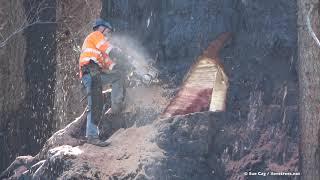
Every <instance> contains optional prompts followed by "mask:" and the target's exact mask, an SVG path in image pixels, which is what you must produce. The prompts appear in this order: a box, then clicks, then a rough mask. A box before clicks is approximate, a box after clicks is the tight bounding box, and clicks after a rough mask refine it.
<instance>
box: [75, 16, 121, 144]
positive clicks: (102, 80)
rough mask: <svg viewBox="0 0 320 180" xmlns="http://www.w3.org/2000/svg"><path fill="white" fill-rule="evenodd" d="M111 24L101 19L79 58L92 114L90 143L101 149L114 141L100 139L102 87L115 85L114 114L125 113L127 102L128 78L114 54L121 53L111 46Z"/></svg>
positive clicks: (87, 38)
mask: <svg viewBox="0 0 320 180" xmlns="http://www.w3.org/2000/svg"><path fill="white" fill-rule="evenodd" d="M112 30H113V29H112V26H111V25H110V23H108V22H106V21H104V20H102V19H97V20H96V22H95V24H94V26H93V32H92V33H90V34H89V35H88V36H87V37H86V39H85V40H84V43H83V46H82V50H81V55H80V59H79V66H80V78H81V80H82V83H83V85H84V86H85V88H86V93H87V101H88V113H87V123H86V138H87V142H88V143H90V144H94V145H97V146H102V147H103V146H108V145H109V144H110V142H107V141H101V140H99V131H98V127H97V124H98V122H99V120H100V118H101V116H102V113H103V112H102V111H103V103H102V99H103V98H102V85H103V84H112V92H111V112H112V113H119V112H121V109H122V106H123V99H124V77H123V73H122V72H121V71H120V70H119V69H118V68H117V65H116V63H114V62H113V61H112V60H111V59H110V53H112V52H117V53H119V52H121V50H120V49H119V48H116V47H114V46H112V45H111V44H110V41H109V38H110V36H111V32H112Z"/></svg>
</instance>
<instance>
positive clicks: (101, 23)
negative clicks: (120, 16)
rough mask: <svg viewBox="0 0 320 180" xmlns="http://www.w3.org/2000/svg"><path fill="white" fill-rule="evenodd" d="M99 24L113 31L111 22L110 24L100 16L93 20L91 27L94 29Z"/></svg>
mask: <svg viewBox="0 0 320 180" xmlns="http://www.w3.org/2000/svg"><path fill="white" fill-rule="evenodd" d="M99 26H104V27H106V28H108V29H110V30H111V31H113V28H112V26H111V24H110V23H109V22H107V21H105V20H103V19H101V18H99V19H97V20H96V21H95V22H94V24H93V27H92V29H93V30H94V29H96V28H97V27H99Z"/></svg>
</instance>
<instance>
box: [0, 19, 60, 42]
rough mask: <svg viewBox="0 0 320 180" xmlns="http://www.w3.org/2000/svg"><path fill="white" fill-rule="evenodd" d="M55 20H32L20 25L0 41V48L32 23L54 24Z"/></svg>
mask: <svg viewBox="0 0 320 180" xmlns="http://www.w3.org/2000/svg"><path fill="white" fill-rule="evenodd" d="M56 23H57V22H51V21H37V22H33V23H31V24H28V25H26V26H24V27H21V28H19V29H17V30H15V31H14V32H13V33H12V34H10V35H9V36H8V37H7V38H6V39H5V40H3V41H2V42H1V43H0V48H3V47H4V46H5V45H6V43H7V42H8V41H9V40H10V39H11V38H13V37H14V36H15V35H17V34H18V33H20V32H22V31H23V30H25V29H27V28H29V27H31V26H33V25H36V24H56Z"/></svg>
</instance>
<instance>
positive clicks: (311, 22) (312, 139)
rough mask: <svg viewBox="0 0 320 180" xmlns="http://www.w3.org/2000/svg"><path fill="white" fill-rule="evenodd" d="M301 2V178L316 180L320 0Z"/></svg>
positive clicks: (318, 173) (318, 160)
mask: <svg viewBox="0 0 320 180" xmlns="http://www.w3.org/2000/svg"><path fill="white" fill-rule="evenodd" d="M297 2H298V66H299V86H300V89H299V91H300V98H299V108H300V126H301V137H300V138H301V139H300V156H301V171H302V177H301V179H304V180H309V179H312V180H313V179H314V180H316V179H318V178H319V177H320V158H319V157H320V156H319V148H320V146H319V145H320V142H319V140H320V137H319V132H320V126H319V125H320V124H319V122H320V59H319V58H320V43H319V41H318V40H317V38H316V36H318V37H319V35H320V34H319V32H320V17H319V0H298V1H297ZM312 29H313V30H314V31H313V30H312Z"/></svg>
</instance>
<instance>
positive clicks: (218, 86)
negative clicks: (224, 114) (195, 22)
mask: <svg viewBox="0 0 320 180" xmlns="http://www.w3.org/2000/svg"><path fill="white" fill-rule="evenodd" d="M229 37H230V33H222V34H221V35H219V37H218V38H217V39H216V40H215V41H213V42H212V43H211V44H210V45H209V47H208V48H207V49H206V50H205V51H204V53H203V55H201V56H200V57H199V58H198V60H197V61H196V63H195V64H194V65H193V66H192V67H191V69H190V71H189V72H188V74H187V75H186V78H185V81H184V83H183V85H182V87H181V89H180V90H179V92H178V93H177V95H176V96H175V97H174V99H173V100H172V101H171V102H170V104H169V105H168V106H167V108H166V109H165V111H164V113H163V117H171V116H175V115H183V114H189V113H194V112H202V111H224V110H225V104H226V95H227V89H228V77H227V76H226V74H225V72H224V70H223V66H222V65H221V63H220V60H219V58H218V52H219V50H220V49H221V48H222V47H223V45H224V43H225V42H226V41H227V40H228V39H229Z"/></svg>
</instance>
